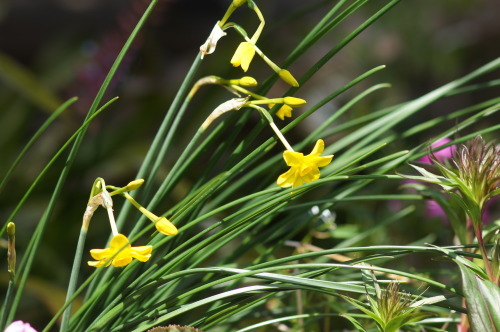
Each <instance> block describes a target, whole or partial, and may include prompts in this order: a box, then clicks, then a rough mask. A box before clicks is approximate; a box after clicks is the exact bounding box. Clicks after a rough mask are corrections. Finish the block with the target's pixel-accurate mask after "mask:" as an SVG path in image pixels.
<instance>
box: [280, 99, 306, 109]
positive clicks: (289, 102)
mask: <svg viewBox="0 0 500 332" xmlns="http://www.w3.org/2000/svg"><path fill="white" fill-rule="evenodd" d="M283 102H284V103H285V104H287V105H288V106H291V107H300V106H304V105H305V104H306V101H305V100H304V99H300V98H295V97H285V98H283Z"/></svg>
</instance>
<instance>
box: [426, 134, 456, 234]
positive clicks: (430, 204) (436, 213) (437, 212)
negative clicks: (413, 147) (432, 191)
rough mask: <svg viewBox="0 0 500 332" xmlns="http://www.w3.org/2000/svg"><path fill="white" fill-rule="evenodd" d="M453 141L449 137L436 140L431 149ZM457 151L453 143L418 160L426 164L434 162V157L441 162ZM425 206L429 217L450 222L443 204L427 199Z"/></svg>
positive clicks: (446, 222)
mask: <svg viewBox="0 0 500 332" xmlns="http://www.w3.org/2000/svg"><path fill="white" fill-rule="evenodd" d="M449 142H451V140H450V139H449V138H442V139H440V140H437V141H436V142H434V143H432V144H431V147H430V149H431V150H432V149H435V148H437V147H440V146H441V145H445V144H448V143H449ZM454 153H455V146H454V145H451V146H448V147H446V148H444V149H441V150H439V151H435V152H434V153H431V154H428V155H426V156H423V157H422V158H420V159H419V160H418V161H420V162H422V163H425V164H429V165H430V164H432V163H433V162H432V157H434V158H435V159H437V160H438V161H439V162H440V163H443V162H445V161H446V160H448V159H451V158H452V157H453V154H454ZM425 207H426V212H427V213H426V214H427V216H428V217H429V218H439V219H441V220H442V221H443V222H444V223H445V224H448V223H449V221H448V217H447V216H446V213H445V212H444V211H443V209H442V208H441V206H440V205H439V204H438V203H437V202H436V201H433V200H426V201H425Z"/></svg>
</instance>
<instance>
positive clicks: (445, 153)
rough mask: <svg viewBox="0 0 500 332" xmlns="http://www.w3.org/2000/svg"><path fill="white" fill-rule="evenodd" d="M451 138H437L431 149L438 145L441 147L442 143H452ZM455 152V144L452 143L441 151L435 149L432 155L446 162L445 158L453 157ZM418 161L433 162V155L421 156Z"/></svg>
mask: <svg viewBox="0 0 500 332" xmlns="http://www.w3.org/2000/svg"><path fill="white" fill-rule="evenodd" d="M450 142H451V140H450V139H449V138H442V139H440V140H437V141H436V142H434V143H432V144H431V149H435V148H437V147H440V146H441V145H445V144H448V143H450ZM454 153H455V146H454V145H451V146H448V147H446V148H444V149H441V150H439V151H435V152H434V153H433V154H432V155H434V157H435V158H436V159H437V160H438V161H439V162H440V163H442V162H444V161H445V160H448V159H451V158H452V157H453V154H454ZM418 161H420V162H422V163H425V164H432V160H431V155H426V156H423V157H422V158H420V159H419V160H418Z"/></svg>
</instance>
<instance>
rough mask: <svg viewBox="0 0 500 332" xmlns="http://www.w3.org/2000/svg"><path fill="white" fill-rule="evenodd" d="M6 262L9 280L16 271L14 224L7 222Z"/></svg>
mask: <svg viewBox="0 0 500 332" xmlns="http://www.w3.org/2000/svg"><path fill="white" fill-rule="evenodd" d="M7 236H8V244H7V264H8V271H9V274H10V278H11V280H13V279H14V277H15V273H16V224H14V223H13V222H9V223H8V224H7Z"/></svg>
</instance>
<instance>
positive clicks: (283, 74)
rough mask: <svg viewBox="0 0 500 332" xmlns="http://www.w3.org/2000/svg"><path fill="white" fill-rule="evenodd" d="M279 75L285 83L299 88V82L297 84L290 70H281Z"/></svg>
mask: <svg viewBox="0 0 500 332" xmlns="http://www.w3.org/2000/svg"><path fill="white" fill-rule="evenodd" d="M278 75H279V76H280V77H281V79H282V80H283V81H285V82H287V83H288V84H290V85H291V86H293V87H295V88H296V87H298V86H299V82H297V80H296V79H295V77H293V76H292V74H291V73H290V72H289V71H288V70H286V69H280V70H279V71H278Z"/></svg>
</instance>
